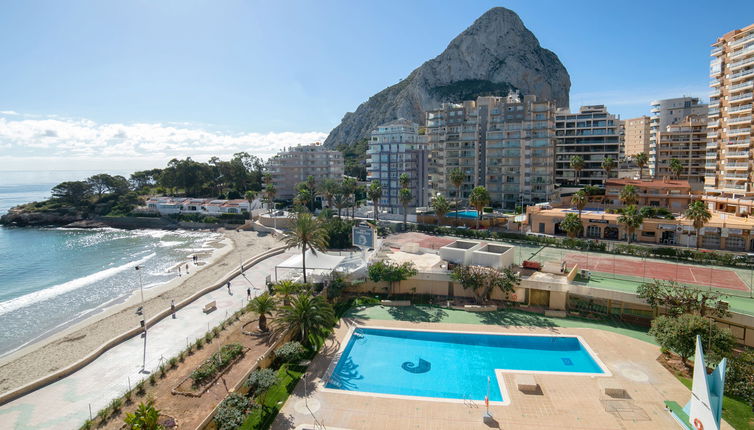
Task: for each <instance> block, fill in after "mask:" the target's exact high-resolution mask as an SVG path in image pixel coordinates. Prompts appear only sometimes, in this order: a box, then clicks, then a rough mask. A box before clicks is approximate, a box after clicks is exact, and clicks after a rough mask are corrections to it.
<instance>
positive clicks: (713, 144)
mask: <svg viewBox="0 0 754 430" xmlns="http://www.w3.org/2000/svg"><path fill="white" fill-rule="evenodd" d="M705 148H706V149H717V142H708V143H707V146H705Z"/></svg>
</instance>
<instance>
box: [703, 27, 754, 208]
mask: <svg viewBox="0 0 754 430" xmlns="http://www.w3.org/2000/svg"><path fill="white" fill-rule="evenodd" d="M711 55H712V60H711V61H710V77H711V81H710V86H711V87H712V92H711V93H710V106H709V123H708V128H709V133H708V136H709V143H708V152H707V170H706V177H705V182H704V185H705V192H706V194H707V196H706V197H705V200H706V201H707V203H708V204H709V206H710V208H711V209H715V210H719V211H723V212H730V213H735V214H746V215H750V214H752V213H754V211H753V210H752V207H753V206H754V186H753V185H752V180H753V179H754V176H753V174H754V172H753V171H752V169H753V168H754V166H753V165H752V162H753V161H754V149H753V148H752V146H751V140H752V100H753V98H752V95H753V94H754V24H752V25H750V26H748V27H745V28H742V29H740V30H735V31H731V32H730V33H727V34H725V35H723V36H722V37H720V38H719V39H718V40H717V42H715V43H714V44H713V45H712V53H711Z"/></svg>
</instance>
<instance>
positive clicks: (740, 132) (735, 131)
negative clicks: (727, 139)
mask: <svg viewBox="0 0 754 430" xmlns="http://www.w3.org/2000/svg"><path fill="white" fill-rule="evenodd" d="M749 134H751V127H746V128H731V129H730V130H728V136H744V135H749Z"/></svg>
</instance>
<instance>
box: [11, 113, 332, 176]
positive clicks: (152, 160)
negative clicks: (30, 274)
mask: <svg viewBox="0 0 754 430" xmlns="http://www.w3.org/2000/svg"><path fill="white" fill-rule="evenodd" d="M3 112H11V111H0V114H2V113H3ZM325 137H327V133H323V132H304V133H295V132H281V133H225V132H219V131H213V130H207V129H205V128H203V127H200V126H192V125H191V124H186V123H180V124H177V123H169V124H163V123H134V124H120V123H103V124H100V123H96V122H94V121H91V120H88V119H69V118H61V117H54V116H49V117H47V118H44V119H36V118H29V117H27V116H22V118H19V119H15V118H13V119H11V118H3V117H0V149H2V150H1V151H0V166H2V167H0V170H20V169H30V170H31V169H50V168H58V169H59V168H61V167H68V166H67V163H71V164H72V165H75V166H77V168H81V166H87V165H88V166H89V168H95V169H96V168H98V167H99V166H100V165H102V164H103V163H104V164H107V165H110V164H112V162H115V160H118V161H117V163H116V164H117V165H119V166H121V167H124V168H126V167H130V166H140V167H160V166H162V165H164V164H165V163H166V162H167V161H169V160H170V159H172V158H185V157H192V158H193V159H195V160H198V161H206V160H207V159H209V158H210V157H212V156H218V157H220V158H222V159H227V158H229V157H230V156H231V155H232V154H233V153H236V152H240V151H246V152H248V153H250V154H253V155H256V156H258V157H261V158H268V157H269V156H271V155H274V154H275V153H277V152H278V151H280V150H281V149H282V148H283V147H287V146H293V145H297V144H302V143H304V144H305V143H311V142H317V141H320V142H321V141H323V140H324V139H325ZM111 161H112V162H111ZM123 163H125V164H126V165H124V164H123ZM147 163H148V164H147Z"/></svg>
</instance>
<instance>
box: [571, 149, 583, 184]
mask: <svg viewBox="0 0 754 430" xmlns="http://www.w3.org/2000/svg"><path fill="white" fill-rule="evenodd" d="M584 164H585V163H584V157H582V156H580V155H574V156H572V157H571V169H573V170H575V171H576V184H577V185H578V184H580V183H581V171H582V170H583V169H584Z"/></svg>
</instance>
